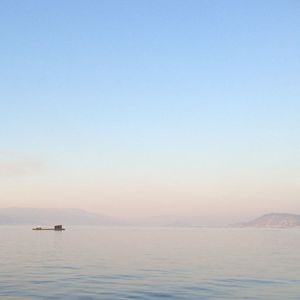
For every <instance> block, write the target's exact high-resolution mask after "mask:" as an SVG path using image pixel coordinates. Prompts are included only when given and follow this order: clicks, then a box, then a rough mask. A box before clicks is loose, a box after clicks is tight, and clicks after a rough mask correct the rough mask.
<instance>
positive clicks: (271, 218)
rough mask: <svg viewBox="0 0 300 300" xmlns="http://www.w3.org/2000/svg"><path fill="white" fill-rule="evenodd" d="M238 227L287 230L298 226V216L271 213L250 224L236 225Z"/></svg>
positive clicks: (299, 223)
mask: <svg viewBox="0 0 300 300" xmlns="http://www.w3.org/2000/svg"><path fill="white" fill-rule="evenodd" d="M236 226H238V227H262V228H289V227H297V226H300V215H296V214H283V213H272V214H266V215H263V216H261V217H259V218H257V219H254V220H252V221H250V222H245V223H239V224H236Z"/></svg>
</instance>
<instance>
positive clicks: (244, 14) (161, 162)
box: [0, 0, 300, 217]
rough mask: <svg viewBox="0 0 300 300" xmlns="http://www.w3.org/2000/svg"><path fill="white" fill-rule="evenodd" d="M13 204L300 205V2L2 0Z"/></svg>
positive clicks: (0, 176)
mask: <svg viewBox="0 0 300 300" xmlns="http://www.w3.org/2000/svg"><path fill="white" fill-rule="evenodd" d="M0 36H1V42H0V43H1V44H0V45H1V46H0V62H1V68H0V130H1V135H0V138H1V139H0V201H1V202H0V207H6V206H36V207H75V208H84V209H87V210H90V211H95V212H103V213H107V214H111V215H116V216H146V215H161V214H183V215H212V216H232V217H236V216H239V215H241V216H255V215H256V214H260V213H265V212H279V211H284V212H296V213H300V2H299V1H297V0H281V1H279V0H278V1H276V0H270V1H268V0H264V1H261V0H257V1H255V0H254V1H253V0H248V1H240V0H236V1H230V0H229V1H223V0H219V1H214V0H202V1H201V0H195V1H190V0H181V1H176V0H160V1H158V0H143V1H141V0H136V1H135V0H127V1H125V0H122V1H121V0H120V1H113V0H109V1H100V0H99V1H98V0H95V1H91V0H84V1H83V0H82V1H76V0H72V1H67V0H64V1H61V0H59V1H53V0H51V1H50V0H49V1H37V0H35V1H30V0H27V1H23V0H22V1H21V0H19V1H11V0H1V1H0Z"/></svg>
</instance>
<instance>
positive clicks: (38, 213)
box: [0, 207, 300, 228]
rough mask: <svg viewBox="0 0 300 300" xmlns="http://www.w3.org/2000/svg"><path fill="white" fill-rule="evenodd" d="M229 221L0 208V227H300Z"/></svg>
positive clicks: (292, 222) (273, 220)
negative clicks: (59, 225) (56, 225)
mask: <svg viewBox="0 0 300 300" xmlns="http://www.w3.org/2000/svg"><path fill="white" fill-rule="evenodd" d="M229 223H230V222H229V220H228V219H226V218H225V219H221V218H210V217H198V216H194V217H192V216H186V217H185V216H173V215H163V216H153V217H147V218H139V219H131V220H123V219H118V218H115V217H111V216H108V215H104V214H98V213H91V212H87V211H85V210H82V209H75V208H61V209H60V208H24V207H10V208H0V225H22V224H26V225H32V226H38V225H41V226H42V225H52V226H53V225H54V224H63V225H107V226H117V225H131V226H159V227H168V226H169V227H224V226H227V227H228V226H229V227H239V228H246V227H255V228H290V227H298V226H300V215H296V214H288V213H271V214H265V215H263V216H261V217H259V218H256V219H254V220H251V221H247V222H242V223H237V224H234V225H231V226H230V225H228V224H229Z"/></svg>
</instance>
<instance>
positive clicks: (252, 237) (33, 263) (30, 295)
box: [0, 226, 300, 300]
mask: <svg viewBox="0 0 300 300" xmlns="http://www.w3.org/2000/svg"><path fill="white" fill-rule="evenodd" d="M0 299H1V300H2V299H3V300H29V299H53V300H54V299H70V300H71V299H72V300H73V299H74V300H75V299H78V300H79V299H80V300H92V299H105V300H110V299H112V300H114V299H124V300H126V299H145V300H146V299H147V300H151V299H195V300H196V299H197V300H199V299H200V300H201V299H228V300H233V299H270V300H289V299H290V300H292V299H295V300H299V299H300V230H299V229H245V228H236V229H234V228H150V227H140V228H139V227H101V226H67V228H66V231H63V232H54V231H32V230H31V227H30V226H0Z"/></svg>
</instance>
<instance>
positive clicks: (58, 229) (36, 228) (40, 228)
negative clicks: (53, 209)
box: [32, 225, 66, 231]
mask: <svg viewBox="0 0 300 300" xmlns="http://www.w3.org/2000/svg"><path fill="white" fill-rule="evenodd" d="M32 230H54V231H63V230H66V229H65V228H63V227H62V225H55V226H54V227H53V228H43V227H40V226H39V227H35V228H32Z"/></svg>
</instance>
